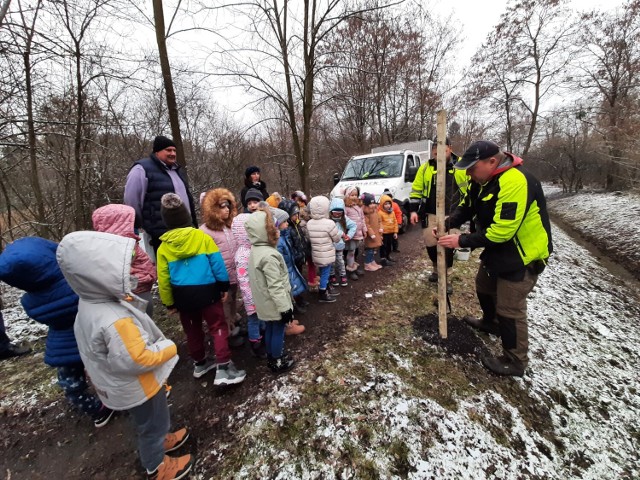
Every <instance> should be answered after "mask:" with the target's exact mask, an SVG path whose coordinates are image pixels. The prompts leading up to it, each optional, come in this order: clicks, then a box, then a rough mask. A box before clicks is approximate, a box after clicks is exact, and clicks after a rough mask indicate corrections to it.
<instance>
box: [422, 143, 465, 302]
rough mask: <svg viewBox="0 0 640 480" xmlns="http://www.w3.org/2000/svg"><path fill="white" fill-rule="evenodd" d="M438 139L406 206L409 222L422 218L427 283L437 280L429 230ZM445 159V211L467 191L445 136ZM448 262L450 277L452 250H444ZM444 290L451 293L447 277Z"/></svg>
mask: <svg viewBox="0 0 640 480" xmlns="http://www.w3.org/2000/svg"><path fill="white" fill-rule="evenodd" d="M437 147H438V145H437V139H435V138H434V139H433V143H432V144H431V158H430V159H429V160H428V161H427V162H425V163H423V164H422V165H421V166H420V168H418V171H417V173H416V177H415V179H414V180H413V184H412V185H411V194H410V195H409V202H410V203H409V208H410V210H411V217H410V220H411V223H412V224H416V223H418V221H419V220H420V221H422V225H423V228H424V229H425V230H424V241H425V244H426V246H427V254H428V255H429V259H430V260H431V263H432V264H433V269H432V271H431V275H429V281H430V282H437V281H438V268H437V260H438V254H437V247H436V244H437V240H436V237H434V236H433V233H432V230H433V228H434V227H435V226H436V176H437V173H438V166H437V161H436V154H437ZM446 147H447V150H446V158H447V169H446V170H447V176H446V180H445V210H446V213H447V214H448V213H449V212H450V211H451V210H452V209H453V208H455V207H456V205H458V203H460V199H461V198H462V196H463V195H464V193H465V192H466V191H467V186H468V183H469V178H468V177H467V174H466V173H465V172H464V170H456V169H455V168H453V167H454V165H455V164H456V163H457V162H458V160H460V157H458V156H457V155H456V154H454V153H453V152H452V151H451V142H450V141H449V139H448V138H447V139H446ZM445 258H446V263H447V277H451V273H452V272H453V249H447V250H446V251H445ZM447 293H453V286H452V285H451V282H450V281H449V280H447Z"/></svg>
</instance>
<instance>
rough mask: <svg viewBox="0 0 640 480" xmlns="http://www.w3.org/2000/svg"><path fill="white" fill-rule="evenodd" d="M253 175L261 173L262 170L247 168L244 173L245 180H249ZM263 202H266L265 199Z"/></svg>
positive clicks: (254, 167)
mask: <svg viewBox="0 0 640 480" xmlns="http://www.w3.org/2000/svg"><path fill="white" fill-rule="evenodd" d="M252 173H260V169H259V168H258V167H256V166H253V167H247V169H246V170H245V171H244V176H245V178H249V177H250V176H251V174H252ZM263 200H264V198H263Z"/></svg>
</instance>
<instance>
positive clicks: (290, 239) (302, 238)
mask: <svg viewBox="0 0 640 480" xmlns="http://www.w3.org/2000/svg"><path fill="white" fill-rule="evenodd" d="M278 208H280V209H281V210H284V211H285V212H286V213H287V214H288V215H289V220H288V221H287V224H288V229H287V232H288V233H287V243H288V245H289V247H290V248H291V255H292V259H293V263H294V265H295V267H296V268H297V269H298V271H299V272H300V274H302V272H303V269H304V265H305V262H306V259H307V255H309V254H310V253H311V247H310V245H309V239H308V233H307V228H306V225H307V223H306V222H302V221H301V220H300V207H299V206H298V204H297V203H296V202H294V201H293V200H283V201H282V202H280V206H279V207H278ZM285 260H286V258H285ZM303 278H304V277H303ZM304 285H305V288H304V291H307V289H308V286H307V283H306V281H305V283H304ZM307 306H309V302H308V301H307V300H306V299H305V298H304V296H303V293H300V294H294V297H293V310H294V313H295V312H297V313H306V312H307Z"/></svg>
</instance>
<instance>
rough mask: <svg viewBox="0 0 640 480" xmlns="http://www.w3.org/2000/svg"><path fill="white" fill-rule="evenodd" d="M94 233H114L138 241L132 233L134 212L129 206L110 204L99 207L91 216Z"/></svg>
mask: <svg viewBox="0 0 640 480" xmlns="http://www.w3.org/2000/svg"><path fill="white" fill-rule="evenodd" d="M91 219H92V220H93V229H94V230H95V231H96V232H107V233H114V234H116V235H122V236H123V237H131V238H135V239H138V238H139V237H138V236H137V235H136V234H135V232H134V223H135V221H136V211H135V210H134V209H133V207H130V206H129V205H121V204H116V203H112V204H110V205H105V206H104V207H100V208H98V209H97V210H95V211H94V212H93V214H92V215H91Z"/></svg>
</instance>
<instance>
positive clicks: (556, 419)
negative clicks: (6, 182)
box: [238, 195, 640, 480]
mask: <svg viewBox="0 0 640 480" xmlns="http://www.w3.org/2000/svg"><path fill="white" fill-rule="evenodd" d="M622 198H623V199H622V201H621V202H617V201H616V200H619V199H620V198H619V197H618V196H617V195H613V196H607V197H604V198H603V197H600V198H597V197H596V196H593V197H592V196H590V195H589V196H583V195H580V196H579V197H576V198H573V197H572V198H570V199H568V200H567V199H562V200H561V201H562V202H564V201H567V203H568V205H566V206H565V207H566V209H568V210H570V211H571V212H572V214H573V215H575V218H584V219H588V225H589V226H590V227H591V228H600V229H602V230H603V231H607V230H614V231H616V229H619V230H617V231H620V232H621V233H623V232H627V231H628V230H630V228H631V226H632V225H633V224H632V223H631V219H630V218H626V219H619V222H618V223H615V224H614V223H612V224H611V225H614V226H613V227H608V225H609V224H607V221H609V220H611V218H612V217H613V216H614V212H615V213H616V214H619V212H620V211H621V210H620V209H623V207H624V211H625V212H628V214H629V215H634V214H635V215H636V217H637V215H638V213H640V210H639V209H640V200H639V199H638V198H637V197H631V196H624V197H622ZM603 204H604V207H603ZM630 204H631V205H630ZM618 217H620V215H618ZM553 228H554V231H553V233H554V244H555V254H554V256H553V258H552V261H551V262H550V264H549V267H548V268H547V270H546V271H545V272H544V274H543V275H541V277H540V279H539V282H538V285H537V286H536V288H535V290H534V292H533V293H532V295H531V298H530V301H529V317H530V327H529V336H530V357H531V362H530V369H529V370H528V373H527V375H526V376H525V377H524V378H523V379H513V380H512V381H513V382H517V384H519V385H520V387H521V388H522V389H524V390H525V391H526V392H527V393H528V394H529V395H530V396H531V397H532V398H534V399H538V400H539V401H540V402H541V403H544V404H546V405H551V406H552V407H551V412H550V415H551V419H552V422H553V428H554V431H555V432H554V433H555V436H556V437H557V438H558V439H560V443H561V445H560V446H558V445H556V444H553V443H551V442H550V441H548V440H547V439H546V438H542V437H541V436H540V435H539V434H538V433H537V432H536V431H535V430H534V429H532V428H531V427H530V426H528V422H527V421H526V420H525V419H523V418H522V417H521V415H520V413H519V411H518V410H517V409H516V408H515V407H516V406H515V405H510V404H509V399H507V398H504V397H502V396H501V395H500V394H498V393H496V392H493V391H488V392H485V393H483V394H480V395H476V396H474V397H471V398H466V399H464V400H461V401H460V402H459V404H458V406H457V409H454V410H449V409H445V408H443V407H442V406H440V405H439V404H438V403H436V402H434V401H433V400H431V399H429V398H418V397H416V396H415V395H411V394H410V393H409V389H408V388H406V386H405V385H404V384H403V381H402V379H401V378H399V377H397V376H394V375H391V374H388V373H385V372H381V371H376V368H375V366H373V365H371V366H370V368H371V372H370V375H368V378H375V379H379V378H383V379H384V381H376V382H370V381H364V382H362V381H361V380H360V379H358V378H346V379H345V380H346V381H348V382H350V383H353V384H354V390H353V392H354V394H353V397H352V398H353V404H351V405H343V406H340V407H337V409H336V411H335V412H333V414H332V415H327V414H326V413H318V414H317V415H316V418H315V419H313V420H311V421H310V422H309V424H310V425H316V426H317V427H316V429H315V431H309V432H305V433H306V437H307V438H308V441H309V443H310V444H314V445H315V444H317V442H319V441H322V440H324V441H322V442H321V444H323V445H325V448H328V449H329V450H330V451H332V453H333V455H330V456H329V458H334V459H338V458H340V456H341V452H344V450H345V447H346V446H347V445H355V448H357V449H358V451H359V452H360V454H361V455H364V456H365V457H366V458H368V459H369V460H370V461H371V462H373V463H374V464H375V465H376V467H377V471H378V472H379V473H380V474H381V475H382V476H383V477H388V478H400V477H403V476H405V475H402V474H401V475H398V474H397V472H394V470H393V466H392V457H391V455H390V453H389V450H390V448H389V446H390V445H391V444H392V442H393V441H394V440H397V439H401V440H402V441H403V442H404V443H405V445H406V446H407V447H408V449H409V452H408V459H409V463H410V465H411V466H412V468H413V469H414V471H412V472H408V473H407V474H406V477H408V478H415V479H423V478H439V479H470V480H471V479H481V478H499V479H520V478H548V479H565V478H583V479H594V480H596V479H598V480H600V479H605V478H607V479H609V478H629V479H631V478H640V456H639V449H638V419H639V418H640V375H639V374H638V367H640V348H639V345H640V325H639V322H640V303H639V300H638V297H637V296H636V294H635V290H636V287H635V284H625V282H624V281H622V280H621V279H619V278H616V277H615V276H613V275H612V274H611V273H609V272H608V271H607V270H606V269H605V268H604V267H603V266H602V265H601V264H600V263H599V261H598V260H597V259H596V258H595V257H594V256H593V255H591V254H590V253H589V252H588V251H587V250H585V249H584V248H582V247H580V246H578V245H577V244H576V243H575V242H574V241H573V240H572V239H571V238H570V237H569V236H568V235H567V234H565V232H563V231H562V230H560V229H559V228H557V227H556V226H555V225H554V227H553ZM612 237H614V238H616V237H617V238H618V239H620V238H622V239H623V240H625V241H631V240H632V239H634V234H630V235H626V234H625V235H623V236H620V235H612ZM396 357H399V356H398V355H397V354H396ZM396 361H397V362H398V364H399V365H403V364H411V359H410V358H396ZM354 362H358V360H357V359H354ZM372 391H373V392H375V395H371V392H372ZM497 410H501V411H502V415H501V416H500V417H498V416H497V415H496V411H497ZM363 412H364V414H365V416H366V422H367V423H369V424H374V425H376V435H374V436H370V437H367V439H366V441H362V442H360V438H359V432H358V430H359V428H361V425H362V416H363ZM505 412H506V413H507V418H510V420H508V421H507V422H505V420H504V418H505V416H504V413H505ZM505 423H506V424H507V428H506V429H507V432H508V433H507V435H508V439H507V442H506V445H505V442H500V441H497V439H496V436H495V435H494V434H492V430H493V427H497V428H499V429H504V428H505ZM256 425H259V424H255V425H254V428H256ZM359 442H360V443H359ZM254 448H255V450H256V451H251V452H248V453H249V456H250V457H251V456H253V455H258V456H262V458H269V456H270V455H272V456H277V455H279V454H280V453H281V452H279V451H278V450H277V447H275V449H276V450H274V451H270V449H271V447H270V445H269V444H268V443H266V442H265V443H262V442H260V443H259V444H258V445H257V446H256V447H254ZM292 460H293V459H289V460H288V461H287V462H284V463H283V464H282V468H281V469H280V470H279V472H278V474H277V476H276V477H275V478H280V479H285V478H324V477H336V478H349V477H350V476H351V475H350V473H353V472H349V467H348V465H345V463H344V462H342V464H339V465H336V464H335V460H334V461H333V462H332V461H329V462H327V455H326V452H321V453H320V454H318V456H317V458H306V459H305V460H304V462H302V461H300V462H294V461H292ZM263 468H266V467H263ZM265 472H266V471H265ZM265 472H262V473H265ZM255 474H256V472H255V471H251V469H250V468H248V469H243V470H242V471H241V472H239V475H238V476H239V477H242V478H248V477H253V476H255Z"/></svg>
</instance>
